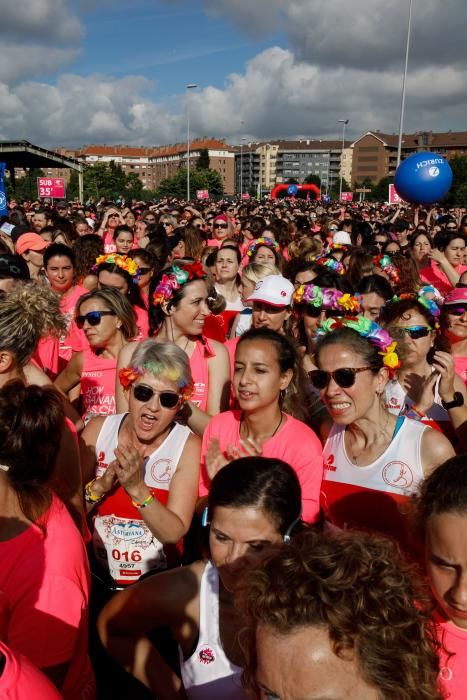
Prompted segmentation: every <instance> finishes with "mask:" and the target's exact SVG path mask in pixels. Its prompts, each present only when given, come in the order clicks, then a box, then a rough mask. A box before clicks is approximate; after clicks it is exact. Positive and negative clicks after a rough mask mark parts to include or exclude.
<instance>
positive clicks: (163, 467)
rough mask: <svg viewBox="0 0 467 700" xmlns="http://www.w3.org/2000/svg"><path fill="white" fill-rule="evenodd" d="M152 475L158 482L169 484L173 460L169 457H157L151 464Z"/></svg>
mask: <svg viewBox="0 0 467 700" xmlns="http://www.w3.org/2000/svg"><path fill="white" fill-rule="evenodd" d="M151 477H152V478H153V480H154V481H157V483H158V484H168V483H169V482H170V480H171V478H172V460H171V459H169V458H165V459H156V461H155V462H154V464H153V465H151Z"/></svg>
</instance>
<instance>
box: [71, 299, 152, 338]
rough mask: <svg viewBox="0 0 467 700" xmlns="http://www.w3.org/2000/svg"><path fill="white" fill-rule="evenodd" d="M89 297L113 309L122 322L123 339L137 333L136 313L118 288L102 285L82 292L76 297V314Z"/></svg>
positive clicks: (133, 336) (132, 336) (134, 335)
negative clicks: (99, 287)
mask: <svg viewBox="0 0 467 700" xmlns="http://www.w3.org/2000/svg"><path fill="white" fill-rule="evenodd" d="M91 299H100V300H101V301H102V302H103V303H104V304H105V305H106V307H107V308H108V310H109V311H113V312H114V313H115V315H116V316H117V318H118V319H120V321H121V322H122V327H121V331H122V334H123V337H124V338H125V340H131V339H132V338H135V337H136V336H137V335H138V327H137V325H136V313H135V311H134V309H133V307H132V305H131V304H130V302H129V301H128V299H127V297H126V296H124V295H123V294H122V293H121V292H119V291H118V289H114V288H113V287H104V288H102V289H93V291H92V292H88V293H87V294H83V296H82V297H80V298H79V299H78V302H77V304H76V307H75V312H76V315H77V316H79V311H80V308H81V306H82V304H84V302H85V301H89V300H91Z"/></svg>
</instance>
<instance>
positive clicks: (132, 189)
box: [125, 173, 143, 200]
mask: <svg viewBox="0 0 467 700" xmlns="http://www.w3.org/2000/svg"><path fill="white" fill-rule="evenodd" d="M125 195H126V198H127V199H138V200H139V199H141V198H142V195H143V183H142V182H141V180H140V179H139V177H138V175H137V174H136V173H128V175H127V176H126V182H125Z"/></svg>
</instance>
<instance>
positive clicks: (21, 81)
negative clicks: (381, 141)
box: [0, 0, 467, 147]
mask: <svg viewBox="0 0 467 700" xmlns="http://www.w3.org/2000/svg"><path fill="white" fill-rule="evenodd" d="M408 6H409V0H391V1H390V2H388V0H352V2H349V0H32V1H31V0H13V1H12V2H11V1H10V2H8V3H6V2H5V3H2V17H1V24H0V34H1V37H2V60H1V62H0V140H6V139H15V140H16V139H26V140H28V141H31V142H32V143H35V144H38V145H42V146H49V147H54V146H59V145H67V146H80V145H83V144H87V143H107V144H111V143H125V144H132V145H156V144H164V143H173V142H175V141H177V140H182V139H184V138H186V99H187V97H186V89H185V86H186V85H187V83H196V84H197V85H198V88H197V89H196V90H192V91H190V114H191V126H192V134H193V135H194V136H216V137H223V138H226V139H227V140H228V141H229V142H230V143H239V142H240V139H241V138H242V137H243V136H244V137H247V138H248V139H267V138H275V137H290V138H293V137H299V136H303V137H310V138H329V137H338V136H339V134H340V133H341V130H340V126H339V125H338V124H337V120H338V119H343V118H346V119H349V120H350V123H349V126H348V134H349V136H350V137H357V136H359V135H360V134H362V133H364V132H365V131H367V130H369V129H372V130H374V129H380V130H381V131H387V132H389V133H393V132H397V130H398V125H399V109H400V93H401V78H402V70H403V61H404V54H405V42H406V36H407V20H408ZM413 7H414V12H413V22H412V43H411V52H410V62H409V78H408V83H407V100H406V130H407V131H415V130H430V129H432V130H436V131H441V130H449V129H452V130H453V131H455V130H465V129H467V117H466V114H467V51H466V49H465V46H466V40H465V37H466V36H467V31H466V30H467V9H466V3H465V0H413Z"/></svg>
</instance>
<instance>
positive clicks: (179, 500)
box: [81, 340, 200, 588]
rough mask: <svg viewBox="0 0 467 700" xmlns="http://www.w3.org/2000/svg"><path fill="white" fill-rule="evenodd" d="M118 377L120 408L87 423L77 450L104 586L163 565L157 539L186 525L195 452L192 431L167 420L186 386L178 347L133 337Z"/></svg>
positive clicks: (174, 536)
mask: <svg viewBox="0 0 467 700" xmlns="http://www.w3.org/2000/svg"><path fill="white" fill-rule="evenodd" d="M119 379H120V382H121V384H122V387H123V388H124V391H125V393H126V395H127V398H128V406H129V410H128V413H124V414H118V415H115V416H107V417H103V416H102V417H98V418H95V419H94V420H92V421H91V422H90V423H88V425H87V426H86V428H85V429H84V431H83V433H82V455H81V468H82V470H83V476H84V481H85V483H86V486H85V490H84V498H85V501H86V504H87V507H88V512H91V514H92V519H93V535H92V539H93V552H94V557H95V561H96V565H97V572H100V573H101V577H102V578H103V579H104V583H106V584H107V585H108V587H110V588H114V587H122V586H127V585H128V584H130V583H134V582H135V581H137V580H138V579H139V578H140V576H141V575H142V574H144V573H146V572H147V571H149V570H153V569H163V568H166V566H167V558H166V555H167V556H168V555H169V552H166V551H164V545H175V544H177V543H178V542H179V541H180V540H181V538H182V537H183V536H184V535H185V534H186V532H187V531H188V528H189V527H190V523H191V519H192V517H193V512H194V508H195V502H196V498H197V496H198V473H199V455H200V440H199V438H198V437H196V436H195V435H193V434H192V433H191V431H190V429H189V428H188V427H186V426H184V425H180V424H178V423H176V422H175V417H176V415H177V413H178V411H179V409H180V407H181V406H183V404H184V403H185V402H186V401H187V400H188V399H189V398H190V396H191V393H192V391H193V381H192V378H191V373H190V368H189V365H188V361H187V358H186V355H185V354H184V353H183V352H182V350H180V348H177V347H176V346H175V345H173V344H172V343H157V342H155V341H154V340H146V341H144V342H142V343H140V344H139V345H138V347H137V349H136V351H135V353H134V354H133V355H132V357H131V361H130V364H129V366H128V367H126V368H124V369H121V370H120V372H119ZM172 549H173V548H172ZM174 553H175V554H176V552H175V551H173V552H172V554H174Z"/></svg>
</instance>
